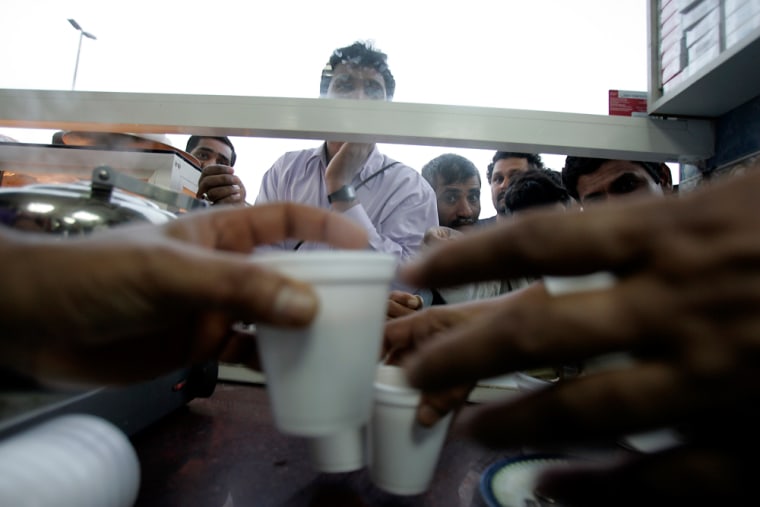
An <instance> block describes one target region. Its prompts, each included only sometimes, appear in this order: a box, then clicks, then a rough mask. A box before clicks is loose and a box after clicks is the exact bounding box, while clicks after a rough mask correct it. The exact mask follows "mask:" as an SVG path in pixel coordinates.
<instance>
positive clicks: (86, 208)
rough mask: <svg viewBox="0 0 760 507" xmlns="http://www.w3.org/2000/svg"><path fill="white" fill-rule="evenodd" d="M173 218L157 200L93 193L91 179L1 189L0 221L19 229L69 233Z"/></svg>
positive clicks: (113, 193) (83, 232)
mask: <svg viewBox="0 0 760 507" xmlns="http://www.w3.org/2000/svg"><path fill="white" fill-rule="evenodd" d="M174 218H176V215H175V214H174V213H171V212H169V211H166V210H163V209H161V208H160V207H159V206H158V205H156V204H155V203H154V202H152V201H149V200H147V199H144V198H142V197H138V196H134V195H130V194H127V193H125V192H123V191H121V190H118V189H113V191H112V192H110V194H109V195H103V194H98V193H96V192H92V184H91V183H90V182H81V183H68V184H43V185H27V186H25V187H12V188H0V223H2V224H4V225H6V226H9V227H12V228H14V229H19V230H26V231H37V232H47V233H54V234H60V235H64V236H68V235H79V234H88V233H91V232H93V231H96V230H98V229H107V228H111V227H114V226H117V225H121V224H126V223H135V222H150V223H154V224H160V223H164V222H167V221H169V220H172V219H174Z"/></svg>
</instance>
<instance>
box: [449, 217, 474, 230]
mask: <svg viewBox="0 0 760 507" xmlns="http://www.w3.org/2000/svg"><path fill="white" fill-rule="evenodd" d="M477 221H478V219H477V218H457V219H456V220H454V221H453V222H452V223H451V227H452V229H456V228H457V227H462V226H463V225H475V224H476V223H477Z"/></svg>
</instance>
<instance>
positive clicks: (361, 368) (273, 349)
mask: <svg viewBox="0 0 760 507" xmlns="http://www.w3.org/2000/svg"><path fill="white" fill-rule="evenodd" d="M251 261H252V262H254V263H256V264H259V265H261V266H264V267H267V268H270V269H273V270H275V271H278V272H280V273H282V274H284V275H287V276H288V277H290V278H293V279H296V280H300V281H303V282H307V283H310V284H311V285H312V286H313V288H314V291H315V292H316V294H317V297H318V298H319V310H318V312H317V316H316V318H315V319H314V321H313V322H312V323H311V325H309V326H308V327H306V328H301V329H288V328H281V327H272V326H267V325H260V324H257V326H256V329H257V341H258V347H259V354H260V356H261V363H262V367H263V369H264V373H265V375H266V379H267V390H268V392H269V396H270V400H271V404H272V411H273V414H274V421H275V425H276V427H277V428H278V429H279V430H280V431H282V432H283V433H287V434H291V435H299V436H306V437H321V436H325V437H326V436H330V435H336V434H339V433H341V432H342V431H347V430H352V429H353V430H355V429H356V428H360V427H361V426H363V425H364V424H366V423H367V421H368V420H369V417H370V413H371V410H372V382H373V379H374V372H375V365H376V363H377V360H378V357H379V355H380V345H381V340H382V335H383V326H384V324H385V314H386V308H387V305H388V292H389V289H390V283H391V280H392V279H393V276H394V274H395V269H396V258H395V256H393V255H390V254H385V253H380V252H373V251H341V250H320V251H305V252H292V251H285V252H283V251H278V252H272V251H267V252H265V253H261V254H254V255H253V256H251Z"/></svg>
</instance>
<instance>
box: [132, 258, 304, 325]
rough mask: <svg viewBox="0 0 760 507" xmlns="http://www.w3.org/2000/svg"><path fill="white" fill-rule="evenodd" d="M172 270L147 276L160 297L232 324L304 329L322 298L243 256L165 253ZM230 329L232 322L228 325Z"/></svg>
mask: <svg viewBox="0 0 760 507" xmlns="http://www.w3.org/2000/svg"><path fill="white" fill-rule="evenodd" d="M163 256H164V261H165V263H166V264H167V265H168V266H164V265H163V263H162V264H161V265H156V266H151V267H153V268H155V269H158V270H160V271H162V273H161V274H158V273H151V272H150V271H148V272H146V275H145V276H146V278H148V279H152V283H153V284H155V285H157V286H158V291H159V293H160V294H166V296H167V297H170V298H173V299H174V300H176V301H184V302H185V304H186V305H187V306H188V307H191V308H192V307H196V308H208V309H210V310H213V309H223V310H224V311H225V312H226V313H225V315H227V316H228V318H229V320H230V321H231V322H234V321H236V320H241V321H244V322H256V323H267V324H272V325H280V326H290V327H293V326H304V325H306V324H308V323H309V322H311V320H312V319H313V318H314V315H315V314H316V311H317V307H318V299H317V297H316V295H315V294H314V292H313V289H312V288H311V286H309V285H308V284H304V283H300V282H296V281H294V280H290V279H288V278H286V277H284V276H282V275H279V274H277V273H274V272H272V271H269V270H266V269H264V268H262V267H260V266H256V265H254V264H253V263H251V262H248V261H247V260H246V259H244V258H240V257H238V256H232V255H227V256H221V255H219V254H213V253H211V252H208V251H203V250H198V249H193V250H186V251H184V252H164V253H163ZM227 325H229V322H228V323H227Z"/></svg>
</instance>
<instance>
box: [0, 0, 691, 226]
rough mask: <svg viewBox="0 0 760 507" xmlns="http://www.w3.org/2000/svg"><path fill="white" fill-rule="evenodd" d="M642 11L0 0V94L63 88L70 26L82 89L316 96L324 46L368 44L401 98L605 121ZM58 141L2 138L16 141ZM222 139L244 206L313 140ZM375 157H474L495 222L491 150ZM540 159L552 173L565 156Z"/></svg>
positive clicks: (640, 72)
mask: <svg viewBox="0 0 760 507" xmlns="http://www.w3.org/2000/svg"><path fill="white" fill-rule="evenodd" d="M646 1H647V0H614V1H613V0H575V1H573V0H530V1H525V0H468V1H466V2H462V1H461V0H403V1H401V0H384V1H383V2H378V3H367V2H362V3H360V4H357V2H352V1H339V0H322V1H318V0H278V1H272V0H267V1H260V0H248V1H240V0H215V1H214V2H208V1H199V0H152V1H146V0H132V1H129V2H120V3H116V2H109V1H102V0H99V1H93V0H67V1H60V0H57V1H53V0H4V1H3V8H2V10H3V15H2V17H0V48H2V49H0V55H2V71H1V72H0V88H24V89H60V90H68V89H71V84H72V77H73V74H74V66H75V61H76V54H77V45H78V43H79V32H77V31H76V30H75V29H74V28H73V27H72V26H71V25H70V24H69V23H68V21H67V19H68V18H74V19H75V20H76V21H77V22H78V23H79V24H80V25H81V26H82V28H83V29H84V30H85V31H88V32H91V33H92V34H94V35H95V36H96V37H97V40H94V41H93V40H89V39H86V38H85V39H84V40H83V41H82V49H81V55H80V61H79V68H78V74H77V82H76V89H77V90H90V91H119V92H151V93H192V94H215V95H249V96H278V97H317V96H318V95H319V77H320V72H321V70H322V67H323V66H324V64H325V62H326V61H327V59H328V57H329V55H330V53H331V52H332V50H333V49H335V48H337V47H341V46H346V45H349V44H351V43H352V42H354V41H355V40H372V41H374V43H375V44H376V46H377V47H378V49H380V50H382V51H384V52H385V53H387V54H388V63H389V66H390V68H391V71H392V72H393V74H394V76H395V78H396V83H397V84H396V95H395V99H394V100H395V101H397V102H424V103H442V104H457V105H472V106H487V107H504V108H517V109H536V110H544V111H559V112H575V113H590V114H607V93H608V90H610V89H621V90H641V91H645V90H646V88H647V30H646ZM357 5H360V6H359V7H357ZM52 132H53V131H48V130H45V131H42V130H29V129H7V128H0V133H4V134H6V135H10V136H12V137H14V138H16V139H17V140H19V141H25V142H44V143H46V142H49V141H50V137H51V135H52ZM169 138H170V140H171V141H172V143H173V144H174V145H175V146H177V147H179V148H184V145H185V142H186V140H187V136H183V135H170V136H169ZM232 141H233V143H234V144H235V148H236V151H237V153H238V161H237V163H236V170H237V173H238V174H239V175H240V176H241V178H242V179H243V181H244V182H245V183H246V187H247V189H248V196H249V200H250V201H252V200H253V199H254V198H255V196H256V194H257V193H258V188H259V182H260V179H261V176H262V175H263V173H264V171H266V170H267V169H268V168H269V167H270V166H271V164H272V163H273V162H274V160H275V159H276V158H277V157H278V156H279V155H280V154H281V153H283V152H284V151H288V150H295V149H301V148H304V147H311V146H315V145H316V144H318V143H317V142H315V141H314V140H292V139H261V138H238V137H235V138H232ZM380 148H381V150H382V151H383V152H384V153H386V154H387V155H389V156H391V157H393V158H396V159H398V160H400V161H402V162H404V163H406V164H408V165H410V166H412V167H415V168H417V169H420V168H421V167H422V165H423V164H424V163H425V162H427V161H428V160H430V159H432V158H433V157H435V156H437V155H440V154H441V153H446V152H455V153H460V154H462V155H464V156H466V157H468V158H470V160H472V161H473V162H474V163H475V165H476V166H478V168H479V169H480V170H481V172H482V178H483V182H484V186H483V189H482V199H481V201H482V208H483V209H482V212H481V217H488V216H491V215H493V214H494V210H493V205H492V204H491V199H490V192H489V190H488V187H487V184H486V183H485V171H486V166H487V165H488V162H489V161H490V159H491V156H492V155H493V150H471V149H457V148H450V149H447V148H442V147H418V146H403V145H381V147H380ZM544 160H545V162H546V163H547V165H548V166H549V167H551V168H553V169H560V168H561V167H562V164H563V162H564V156H563V155H552V154H546V155H544ZM674 176H675V177H677V174H675V175H674Z"/></svg>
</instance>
